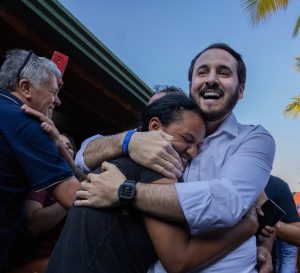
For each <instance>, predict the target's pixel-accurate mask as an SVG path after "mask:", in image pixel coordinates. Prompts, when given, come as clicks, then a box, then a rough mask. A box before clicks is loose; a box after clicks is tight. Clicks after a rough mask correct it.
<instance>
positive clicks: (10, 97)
mask: <svg viewBox="0 0 300 273" xmlns="http://www.w3.org/2000/svg"><path fill="white" fill-rule="evenodd" d="M0 98H3V99H7V100H10V101H12V102H13V103H15V104H18V105H20V106H21V105H23V104H24V103H23V102H22V101H21V100H20V99H19V98H17V97H16V96H14V95H13V94H12V93H11V92H9V91H7V90H5V89H2V88H0Z"/></svg>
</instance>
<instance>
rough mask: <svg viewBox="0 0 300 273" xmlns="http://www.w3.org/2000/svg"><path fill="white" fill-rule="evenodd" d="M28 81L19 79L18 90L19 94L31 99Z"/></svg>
mask: <svg viewBox="0 0 300 273" xmlns="http://www.w3.org/2000/svg"><path fill="white" fill-rule="evenodd" d="M31 86H32V85H31V83H30V81H28V80H26V79H22V80H20V81H19V85H18V89H19V90H20V93H21V95H22V96H23V97H24V98H26V99H31V97H32V89H31Z"/></svg>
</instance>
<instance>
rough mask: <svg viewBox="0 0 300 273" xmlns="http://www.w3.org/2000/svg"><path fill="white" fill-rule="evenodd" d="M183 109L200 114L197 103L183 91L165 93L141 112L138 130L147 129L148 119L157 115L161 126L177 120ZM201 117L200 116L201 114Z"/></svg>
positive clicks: (144, 130) (143, 130)
mask: <svg viewBox="0 0 300 273" xmlns="http://www.w3.org/2000/svg"><path fill="white" fill-rule="evenodd" d="M183 111H192V112H195V113H197V114H199V116H201V113H200V110H199V107H198V105H197V104H196V103H195V102H194V101H192V100H191V99H190V98H189V97H188V96H187V95H186V94H185V93H183V94H181V93H172V94H168V95H165V96H163V97H161V98H159V99H157V100H155V101H154V102H152V103H151V104H149V105H148V106H147V107H146V109H145V110H144V111H143V113H142V114H141V118H140V126H139V131H142V132H146V131H149V121H150V120H151V119H152V118H154V117H157V118H159V120H160V122H161V124H162V125H163V126H168V125H169V124H170V123H172V122H174V121H176V120H179V119H180V118H181V114H182V112H183ZM201 117H202V116H201Z"/></svg>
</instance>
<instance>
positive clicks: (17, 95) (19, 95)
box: [10, 90, 26, 103]
mask: <svg viewBox="0 0 300 273" xmlns="http://www.w3.org/2000/svg"><path fill="white" fill-rule="evenodd" d="M10 93H11V94H12V95H14V96H15V97H17V98H18V99H19V100H21V101H22V102H23V103H26V102H25V99H24V97H23V96H21V94H20V93H19V92H18V91H16V90H14V91H11V92H10Z"/></svg>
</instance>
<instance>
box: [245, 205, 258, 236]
mask: <svg viewBox="0 0 300 273" xmlns="http://www.w3.org/2000/svg"><path fill="white" fill-rule="evenodd" d="M242 221H243V222H244V223H245V224H246V226H248V227H249V228H250V229H251V232H252V234H253V235H254V234H255V233H256V231H257V229H258V227H259V223H258V220H257V214H256V208H255V206H252V207H251V208H250V209H249V210H248V212H247V213H246V214H245V215H244V217H243V219H242Z"/></svg>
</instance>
